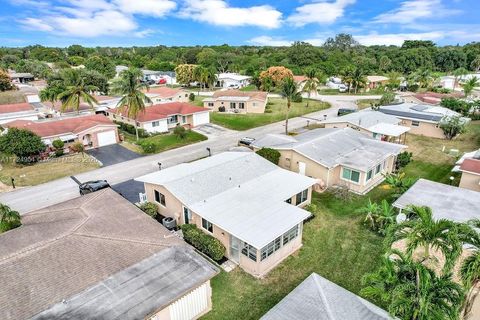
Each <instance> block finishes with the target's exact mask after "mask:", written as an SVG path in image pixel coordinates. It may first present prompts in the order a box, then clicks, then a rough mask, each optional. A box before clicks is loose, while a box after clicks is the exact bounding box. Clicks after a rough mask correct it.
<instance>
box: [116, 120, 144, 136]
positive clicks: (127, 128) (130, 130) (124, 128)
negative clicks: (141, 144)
mask: <svg viewBox="0 0 480 320" xmlns="http://www.w3.org/2000/svg"><path fill="white" fill-rule="evenodd" d="M113 122H114V123H115V124H118V125H119V127H120V130H121V131H125V132H128V133H130V134H133V135H135V126H133V125H131V124H128V123H125V122H120V121H113ZM138 136H139V137H140V138H146V137H148V136H150V135H149V134H148V132H146V131H145V130H144V129H141V128H138Z"/></svg>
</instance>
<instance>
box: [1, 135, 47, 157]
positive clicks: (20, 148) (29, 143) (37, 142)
mask: <svg viewBox="0 0 480 320" xmlns="http://www.w3.org/2000/svg"><path fill="white" fill-rule="evenodd" d="M45 149H46V146H45V144H44V143H43V142H42V139H41V138H40V137H39V136H37V135H36V134H35V133H33V132H32V131H30V130H26V129H18V128H9V129H8V131H7V133H6V134H4V135H2V136H0V151H1V152H4V153H6V154H13V155H15V156H17V160H16V161H17V162H18V163H30V162H36V161H37V160H38V159H37V158H38V155H39V154H40V153H41V152H43V151H45Z"/></svg>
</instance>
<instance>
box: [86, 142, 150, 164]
mask: <svg viewBox="0 0 480 320" xmlns="http://www.w3.org/2000/svg"><path fill="white" fill-rule="evenodd" d="M87 153H88V154H89V155H91V156H93V157H95V158H96V159H97V160H98V161H100V162H101V163H102V164H103V166H104V167H107V166H111V165H113V164H117V163H121V162H124V161H129V160H133V159H137V158H140V157H141V155H139V154H138V153H135V152H133V151H130V150H128V149H126V148H124V147H122V146H121V145H119V144H111V145H109V146H105V147H100V148H96V149H90V150H87Z"/></svg>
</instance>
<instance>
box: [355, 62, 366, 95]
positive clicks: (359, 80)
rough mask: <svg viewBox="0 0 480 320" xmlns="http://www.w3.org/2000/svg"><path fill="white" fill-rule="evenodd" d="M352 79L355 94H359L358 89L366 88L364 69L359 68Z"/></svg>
mask: <svg viewBox="0 0 480 320" xmlns="http://www.w3.org/2000/svg"><path fill="white" fill-rule="evenodd" d="M351 79H352V85H353V88H354V90H355V93H357V91H358V89H359V88H361V87H364V86H365V84H366V83H367V79H366V75H365V72H364V71H363V69H361V68H358V67H357V68H355V69H354V70H353V73H352V78H351Z"/></svg>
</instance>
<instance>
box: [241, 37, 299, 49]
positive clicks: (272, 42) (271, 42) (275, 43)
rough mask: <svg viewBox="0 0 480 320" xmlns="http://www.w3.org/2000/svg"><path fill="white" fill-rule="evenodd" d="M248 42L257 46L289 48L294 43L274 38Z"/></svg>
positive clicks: (254, 39)
mask: <svg viewBox="0 0 480 320" xmlns="http://www.w3.org/2000/svg"><path fill="white" fill-rule="evenodd" d="M247 42H248V43H249V44H253V45H256V46H269V47H288V46H290V45H291V44H292V42H293V41H288V40H284V39H281V38H272V37H270V36H259V37H255V38H252V39H250V40H248V41H247Z"/></svg>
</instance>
